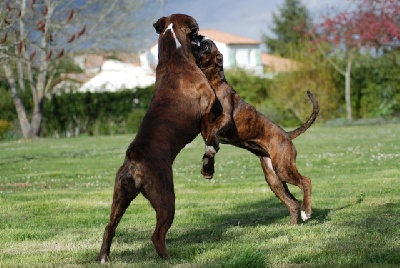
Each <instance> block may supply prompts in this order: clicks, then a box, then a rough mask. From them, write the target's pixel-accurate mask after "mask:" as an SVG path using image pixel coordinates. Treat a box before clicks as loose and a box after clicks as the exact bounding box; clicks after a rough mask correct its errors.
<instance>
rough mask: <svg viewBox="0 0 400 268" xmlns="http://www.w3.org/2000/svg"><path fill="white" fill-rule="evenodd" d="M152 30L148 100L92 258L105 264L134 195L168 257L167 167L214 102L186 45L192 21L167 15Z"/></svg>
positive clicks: (171, 204) (171, 205)
mask: <svg viewBox="0 0 400 268" xmlns="http://www.w3.org/2000/svg"><path fill="white" fill-rule="evenodd" d="M153 26H154V28H155V30H156V32H157V33H158V34H159V39H158V59H159V61H158V65H157V69H156V83H155V91H154V96H153V98H152V100H151V103H150V106H149V108H148V110H147V112H146V114H145V116H144V118H143V120H142V123H141V126H140V128H139V131H138V133H137V135H136V137H135V138H134V140H133V141H132V143H131V144H130V145H129V147H128V149H127V151H126V156H125V160H124V162H123V164H122V166H121V167H120V168H119V170H118V172H117V174H116V177H115V185H114V195H113V202H112V206H111V214H110V221H109V223H108V225H107V226H106V228H105V231H104V236H103V243H102V245H101V250H100V254H99V258H98V259H99V261H100V262H101V263H104V262H107V261H109V254H110V247H111V243H112V239H113V237H114V235H115V229H116V228H117V225H118V223H119V221H120V220H121V218H122V216H123V214H124V212H125V210H126V209H127V208H128V206H129V205H130V203H131V201H132V200H133V199H135V198H136V196H137V195H138V194H139V193H141V194H143V195H144V196H145V197H146V198H147V199H148V200H149V201H150V203H151V205H152V206H153V208H154V209H155V211H156V221H157V222H156V228H155V230H154V233H153V235H152V237H151V240H152V242H153V244H154V246H155V248H156V250H157V253H158V255H159V256H160V257H162V258H168V257H169V255H168V252H167V248H166V244H165V236H166V233H167V231H168V229H169V228H170V226H171V225H172V222H173V219H174V214H175V194H174V184H173V174H172V163H173V161H174V159H175V157H176V156H177V154H178V153H179V152H180V151H181V149H182V148H184V146H185V145H186V144H187V143H189V142H191V141H192V140H193V139H194V138H195V137H196V136H197V135H198V134H199V133H200V129H201V119H202V117H204V116H205V115H206V114H208V113H209V112H210V109H211V107H212V105H213V103H214V102H215V93H214V91H213V90H212V88H211V87H210V85H209V83H208V80H207V78H206V77H205V75H204V74H203V73H202V72H201V70H200V69H199V67H198V66H197V65H196V61H195V58H194V56H193V53H192V48H191V46H192V44H191V42H192V41H197V39H195V38H196V36H197V32H198V25H197V22H196V20H195V19H193V18H192V17H190V16H187V15H183V14H173V15H171V16H169V17H162V18H160V19H159V20H158V21H157V22H156V23H154V24H153Z"/></svg>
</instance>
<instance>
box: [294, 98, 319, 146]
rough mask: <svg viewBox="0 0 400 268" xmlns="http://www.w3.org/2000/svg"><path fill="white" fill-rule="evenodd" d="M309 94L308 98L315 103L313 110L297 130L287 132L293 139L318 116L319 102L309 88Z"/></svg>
mask: <svg viewBox="0 0 400 268" xmlns="http://www.w3.org/2000/svg"><path fill="white" fill-rule="evenodd" d="M307 95H308V98H309V99H310V100H311V102H312V104H313V111H312V113H311V115H310V117H309V118H308V119H307V121H306V122H304V124H302V125H301V126H300V127H298V128H296V129H295V130H292V131H289V132H287V135H288V137H289V138H290V139H291V140H293V139H294V138H297V137H298V136H299V135H300V134H303V133H304V132H305V131H306V130H307V129H308V128H309V127H310V126H311V125H312V124H313V123H314V121H315V119H316V118H317V115H318V113H319V103H318V101H317V99H316V98H315V97H314V95H313V94H312V93H311V92H310V91H309V90H307Z"/></svg>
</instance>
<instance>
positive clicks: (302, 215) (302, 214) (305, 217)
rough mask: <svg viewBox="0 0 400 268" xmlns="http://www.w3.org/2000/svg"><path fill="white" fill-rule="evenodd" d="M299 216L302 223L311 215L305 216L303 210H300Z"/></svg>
mask: <svg viewBox="0 0 400 268" xmlns="http://www.w3.org/2000/svg"><path fill="white" fill-rule="evenodd" d="M300 214H301V219H302V220H303V221H306V220H308V219H309V218H311V215H307V213H306V212H305V211H304V210H302V211H301V213H300Z"/></svg>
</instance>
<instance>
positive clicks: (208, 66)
mask: <svg viewBox="0 0 400 268" xmlns="http://www.w3.org/2000/svg"><path fill="white" fill-rule="evenodd" d="M197 39H198V41H199V43H200V45H193V46H192V50H193V55H194V56H195V58H196V63H197V65H198V66H199V67H200V69H201V70H202V71H203V73H204V74H205V75H206V76H207V78H208V79H209V80H210V78H211V77H213V76H215V75H218V76H219V77H220V78H221V79H225V75H224V64H223V61H224V59H223V56H222V53H221V52H219V50H218V48H217V45H216V44H215V43H214V42H213V41H212V40H211V39H208V38H206V37H204V36H201V35H198V37H197Z"/></svg>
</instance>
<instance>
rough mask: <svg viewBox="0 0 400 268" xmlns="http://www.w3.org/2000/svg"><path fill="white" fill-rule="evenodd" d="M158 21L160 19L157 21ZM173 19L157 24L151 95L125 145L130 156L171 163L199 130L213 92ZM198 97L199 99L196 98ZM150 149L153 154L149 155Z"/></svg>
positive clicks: (211, 102)
mask: <svg viewBox="0 0 400 268" xmlns="http://www.w3.org/2000/svg"><path fill="white" fill-rule="evenodd" d="M158 23H160V22H158ZM174 23H175V22H174V21H173V20H170V21H163V22H161V24H162V25H161V24H160V25H156V24H155V28H156V30H157V27H159V30H157V31H158V33H159V42H158V43H159V62H158V65H157V69H156V83H155V91H154V96H153V98H152V100H151V102H150V105H149V108H148V110H147V112H146V114H145V116H144V118H143V120H142V123H141V126H140V128H139V131H138V133H137V135H136V137H135V139H134V140H133V142H132V143H131V145H130V146H129V149H128V151H127V155H129V157H130V158H131V159H135V158H143V157H145V156H144V155H149V158H151V159H153V160H154V159H155V158H156V159H160V158H162V159H163V160H164V161H165V160H167V161H168V160H169V161H168V162H172V161H173V159H174V158H175V157H176V155H177V154H178V153H179V151H180V150H181V149H182V148H183V147H184V146H185V145H186V144H188V143H189V142H191V141H192V140H193V139H194V138H195V137H196V136H197V135H198V134H199V133H200V126H201V124H200V120H201V117H202V116H203V115H204V114H205V113H207V112H209V111H210V109H211V106H212V104H213V102H214V101H215V94H214V92H213V91H212V89H211V87H210V86H209V85H208V81H207V78H206V77H205V75H204V74H203V73H202V72H201V70H200V69H199V68H198V66H197V65H196V63H195V59H194V56H193V54H192V51H191V44H183V43H181V42H180V41H179V34H181V33H180V30H179V29H178V31H174V27H173V25H174ZM199 100H200V101H199ZM152 151H155V152H157V153H156V155H150V154H151V152H152Z"/></svg>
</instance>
